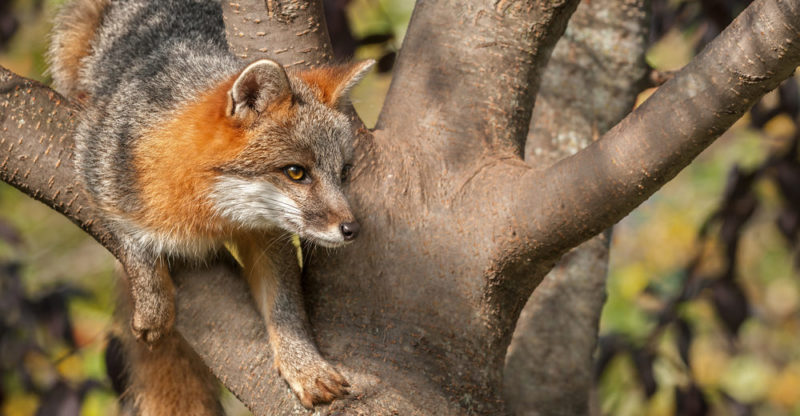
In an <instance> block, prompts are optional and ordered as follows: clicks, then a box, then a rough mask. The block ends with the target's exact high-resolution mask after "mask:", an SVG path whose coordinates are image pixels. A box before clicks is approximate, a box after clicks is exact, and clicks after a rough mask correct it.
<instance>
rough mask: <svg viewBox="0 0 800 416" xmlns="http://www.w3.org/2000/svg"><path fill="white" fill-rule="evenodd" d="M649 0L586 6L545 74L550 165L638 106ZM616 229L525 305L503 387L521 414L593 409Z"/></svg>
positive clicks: (540, 157) (530, 151) (543, 160)
mask: <svg viewBox="0 0 800 416" xmlns="http://www.w3.org/2000/svg"><path fill="white" fill-rule="evenodd" d="M646 3H647V2H646V1H645V0H639V1H630V0H593V1H591V2H582V3H581V4H580V6H578V9H577V10H576V11H575V14H574V15H573V16H572V19H570V22H569V26H568V27H567V30H566V32H565V34H564V37H562V38H561V40H559V42H558V44H557V45H556V48H555V50H554V51H553V57H552V58H551V59H550V63H549V64H548V66H547V70H546V71H545V75H544V78H543V80H542V89H541V91H540V92H539V96H538V98H537V101H536V107H535V108H534V111H533V119H532V120H531V131H530V132H529V133H528V142H527V144H526V161H528V163H529V164H532V165H533V166H536V167H537V168H544V167H546V166H550V165H551V164H552V163H555V162H556V161H557V160H560V159H562V158H564V157H568V156H570V155H572V154H574V153H575V152H577V151H579V150H580V149H581V148H584V147H586V146H587V145H589V144H590V143H592V141H594V140H597V139H598V138H599V136H600V135H601V134H604V133H605V132H606V131H608V129H610V128H611V126H613V125H614V124H616V123H618V122H619V120H621V119H622V118H623V117H624V116H625V115H626V114H627V113H628V112H630V109H631V108H633V103H634V100H635V99H636V95H637V94H638V93H639V92H640V89H641V84H642V83H641V82H639V81H640V80H642V79H643V78H644V77H645V76H646V74H647V69H646V68H647V65H646V64H645V61H644V54H645V51H646V49H647V34H648V28H649V22H648V14H647V12H646V10H647V7H646ZM609 234H610V233H603V234H601V235H599V236H597V237H595V238H593V239H591V240H589V241H587V242H585V243H583V244H581V245H580V246H578V247H576V248H575V249H573V250H572V251H571V252H569V253H568V254H567V255H565V256H564V257H563V258H562V259H561V261H560V262H559V264H557V265H556V267H555V268H553V270H552V271H550V273H548V275H547V276H546V277H545V278H544V280H543V281H542V283H541V284H540V285H539V286H538V287H537V288H536V290H535V291H534V293H533V295H532V296H531V298H530V299H529V300H528V302H527V304H526V305H525V308H524V309H523V310H522V313H521V314H520V317H519V320H518V321H517V326H516V329H515V331H514V336H513V338H512V340H511V345H510V346H509V348H508V354H507V356H506V367H505V372H504V391H503V393H504V396H505V398H506V402H507V404H508V407H509V409H513V410H514V413H515V414H518V415H522V414H525V415H577V414H581V415H585V414H588V413H589V412H588V408H589V405H588V401H589V392H590V390H591V388H592V386H593V383H592V380H593V370H594V360H593V359H592V352H593V351H594V348H595V344H596V341H597V328H598V323H599V319H600V312H601V310H602V307H603V304H604V302H605V281H606V269H607V266H608V243H609V238H608V237H609ZM521 278H530V276H521ZM554 346H557V347H554Z"/></svg>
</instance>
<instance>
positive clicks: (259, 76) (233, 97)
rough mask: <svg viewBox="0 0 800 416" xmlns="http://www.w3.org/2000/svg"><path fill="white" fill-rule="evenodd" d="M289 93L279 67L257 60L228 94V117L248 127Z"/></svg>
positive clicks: (244, 70) (285, 79)
mask: <svg viewBox="0 0 800 416" xmlns="http://www.w3.org/2000/svg"><path fill="white" fill-rule="evenodd" d="M291 93H292V89H291V87H290V86H289V78H288V77H287V76H286V71H285V70H284V69H283V67H282V66H281V64H279V63H277V62H275V61H273V60H270V59H260V60H258V61H255V62H253V63H252V64H250V65H248V66H247V67H246V68H245V69H243V70H242V72H241V73H240V74H239V77H238V78H236V81H234V82H233V86H232V87H231V89H230V91H229V92H228V107H227V114H228V116H229V117H232V118H234V119H236V120H238V121H239V122H242V123H243V124H250V123H252V122H253V121H255V119H256V117H258V115H259V114H261V113H262V112H263V111H264V110H266V109H267V107H268V106H269V105H270V104H271V103H273V102H275V101H277V100H279V99H281V98H283V97H285V96H287V95H290V94H291Z"/></svg>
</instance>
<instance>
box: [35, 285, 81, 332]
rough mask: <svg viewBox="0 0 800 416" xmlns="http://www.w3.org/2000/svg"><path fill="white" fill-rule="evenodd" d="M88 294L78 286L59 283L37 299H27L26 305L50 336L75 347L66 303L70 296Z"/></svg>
mask: <svg viewBox="0 0 800 416" xmlns="http://www.w3.org/2000/svg"><path fill="white" fill-rule="evenodd" d="M88 296H89V294H88V293H87V292H86V291H84V290H81V289H79V288H75V287H73V286H69V285H60V286H58V287H56V288H54V289H52V290H50V291H48V292H46V293H45V294H43V295H41V296H40V297H39V298H38V299H36V300H33V301H29V302H28V306H29V308H30V309H31V311H33V314H34V316H35V317H36V320H37V321H38V322H39V323H40V324H43V325H44V326H45V327H46V328H47V330H48V332H49V333H50V335H51V336H53V337H55V338H59V339H62V340H63V341H64V342H66V343H67V344H68V345H69V346H70V347H75V337H74V334H73V332H72V320H71V319H70V316H69V309H68V306H67V305H68V302H69V300H70V299H71V298H74V297H84V298H85V297H88Z"/></svg>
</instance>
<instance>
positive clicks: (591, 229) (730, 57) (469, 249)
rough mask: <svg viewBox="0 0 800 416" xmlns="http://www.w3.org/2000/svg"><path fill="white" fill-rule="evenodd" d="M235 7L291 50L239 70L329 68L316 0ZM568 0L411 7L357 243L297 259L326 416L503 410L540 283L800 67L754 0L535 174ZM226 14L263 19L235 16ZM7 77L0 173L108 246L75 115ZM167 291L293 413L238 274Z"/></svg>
mask: <svg viewBox="0 0 800 416" xmlns="http://www.w3.org/2000/svg"><path fill="white" fill-rule="evenodd" d="M235 4H236V5H238V8H237V7H235V6H233V5H230V7H232V9H228V12H227V22H228V25H229V27H230V26H231V25H233V26H235V29H234V30H233V33H235V34H236V35H235V36H231V37H230V39H229V40H230V41H231V43H232V44H234V45H240V44H239V40H241V41H242V42H245V41H250V40H252V39H256V44H257V39H259V38H261V37H263V38H265V39H267V38H270V39H273V38H272V36H273V35H274V36H276V37H275V38H274V39H278V40H276V42H277V41H286V42H289V43H290V44H292V45H295V43H294V42H298V43H297V45H300V44H302V45H303V46H302V47H295V48H288V49H287V50H286V51H284V52H281V53H278V51H279V50H282V49H280V48H276V46H277V45H267V46H265V48H266V49H265V50H264V51H261V48H258V49H256V50H254V49H253V48H254V46H245V47H244V48H245V49H237V48H239V46H236V47H235V48H234V49H235V50H244V51H245V54H246V55H247V59H250V58H255V57H256V56H259V54H267V55H270V56H273V57H275V58H277V59H278V60H280V61H282V62H284V63H286V64H296V65H314V64H316V63H317V62H325V61H326V60H327V59H329V56H330V45H329V44H328V41H327V38H326V36H325V35H322V34H320V33H319V31H321V30H322V29H321V28H324V23H322V22H323V21H322V14H321V6H320V2H319V1H299V0H294V1H292V0H267V1H266V2H263V1H255V0H248V1H244V0H243V1H239V2H238V3H235ZM576 5H577V2H576V1H562V2H556V3H547V2H541V3H538V2H526V1H513V0H500V1H489V0H468V1H461V2H454V1H444V2H427V1H421V2H419V3H418V8H417V11H416V12H415V13H414V18H413V19H412V24H411V27H410V29H409V32H408V39H407V40H406V42H407V43H406V44H405V47H404V49H403V52H402V56H401V57H400V59H399V63H398V68H397V72H396V74H395V79H394V81H393V85H392V87H391V91H390V94H389V97H388V98H387V104H386V106H385V109H384V111H383V112H382V114H381V117H380V123H379V125H378V128H377V129H376V130H375V131H373V132H369V131H366V130H364V129H363V128H361V129H359V141H358V146H357V149H356V155H357V157H356V167H355V169H354V171H353V174H352V180H351V182H350V185H349V186H348V189H347V193H348V196H349V198H350V200H351V203H352V206H353V210H354V212H355V213H356V215H357V217H358V218H359V221H360V222H361V223H362V226H363V229H362V234H361V236H360V237H359V239H358V240H357V241H356V242H355V243H354V244H353V245H350V246H348V247H346V248H343V249H341V250H337V251H335V252H331V253H328V252H324V251H322V250H320V251H312V252H311V253H308V254H310V255H309V257H308V258H307V262H306V269H305V276H304V292H305V299H306V302H307V308H308V311H309V318H310V320H311V323H312V326H313V330H314V333H315V336H316V340H317V342H318V344H319V346H320V349H321V351H322V352H323V354H324V355H325V356H326V357H329V358H330V359H331V360H333V361H334V362H338V363H339V365H340V368H341V369H342V372H343V373H344V375H345V376H346V377H347V378H348V379H349V380H350V381H351V383H352V384H353V385H354V387H353V395H352V397H351V398H349V399H347V400H340V401H336V402H334V403H333V404H331V405H329V406H322V407H320V408H319V409H318V411H319V412H320V413H321V414H392V413H397V414H420V415H422V414H464V413H470V414H502V413H505V412H506V411H507V408H506V406H505V402H504V400H503V399H502V384H503V377H502V369H503V366H504V362H505V356H506V349H507V347H508V345H509V343H510V340H511V335H512V332H513V329H514V326H515V323H516V321H517V318H518V316H519V313H520V311H521V309H522V307H523V305H524V304H525V302H526V301H527V299H528V298H529V296H530V294H531V292H532V291H533V289H534V288H535V287H536V285H537V284H538V283H539V282H540V281H541V279H542V278H543V276H544V275H545V274H546V273H547V272H548V271H549V270H550V269H551V268H552V267H553V265H554V264H555V263H556V262H557V261H558V259H559V258H560V257H561V255H562V254H563V253H564V252H566V251H567V250H569V249H570V248H572V247H574V246H576V245H578V244H580V243H581V242H583V241H585V240H586V239H588V238H590V237H592V236H593V235H595V234H597V233H598V232H600V231H601V230H603V229H605V228H608V227H609V226H611V225H612V224H613V223H614V222H616V221H617V220H619V219H620V218H621V217H622V216H623V215H625V214H626V213H627V212H629V211H630V210H632V209H633V208H634V207H635V206H636V205H638V204H639V203H641V202H642V201H643V200H644V199H646V198H647V197H648V196H649V195H651V194H652V193H653V192H655V191H656V190H657V189H658V188H659V187H660V186H661V185H662V184H663V183H665V182H666V181H667V180H669V179H670V178H671V177H672V176H674V175H675V174H676V173H677V172H678V171H679V170H680V169H681V168H682V167H684V166H685V165H686V164H688V163H689V161H690V160H691V159H692V158H693V157H694V156H696V154H697V153H698V152H699V151H701V150H702V149H703V148H704V147H705V146H707V145H708V144H710V143H711V142H712V141H713V139H714V138H716V137H717V136H718V135H719V134H721V133H722V132H723V131H724V130H725V129H726V128H727V127H728V126H730V124H732V123H733V122H734V121H735V120H736V119H737V118H738V117H739V116H741V114H742V113H743V112H744V111H745V110H746V109H747V108H749V106H750V105H751V104H752V103H753V102H754V101H755V100H756V99H757V98H758V97H760V96H761V95H763V94H764V93H766V92H767V91H768V90H770V89H771V88H774V86H776V85H777V84H778V83H779V82H780V81H781V80H783V79H784V78H786V77H787V76H788V75H789V74H791V72H792V71H793V70H794V68H795V67H796V66H797V64H798V62H800V48H798V44H800V36H799V35H798V33H800V28H798V26H800V0H791V1H788V0H786V1H782V0H758V1H756V2H754V3H753V4H752V5H751V6H750V7H748V8H747V9H746V10H745V11H744V12H743V13H742V15H741V16H740V17H739V18H737V20H736V21H735V22H734V23H733V24H732V25H731V27H730V28H728V29H727V30H726V31H725V32H723V33H722V34H721V35H720V37H719V39H717V40H716V41H715V42H713V43H712V44H711V45H709V47H708V48H707V50H706V51H704V52H703V53H702V54H701V55H700V56H698V57H697V58H696V60H695V61H693V63H692V64H690V65H689V66H687V68H685V69H684V70H683V71H681V72H680V73H679V74H678V75H677V76H676V77H675V78H674V79H673V80H671V81H670V82H668V83H667V84H665V85H664V86H663V87H662V88H661V89H660V90H659V92H658V93H657V94H655V95H654V96H653V97H652V98H651V99H650V100H649V101H648V102H647V103H645V104H644V105H642V106H641V107H640V108H639V109H637V110H636V111H635V112H634V113H632V114H631V115H629V116H628V117H627V118H626V119H625V120H623V121H622V122H621V123H619V124H618V125H617V126H616V127H614V128H613V129H612V130H611V131H610V132H608V133H607V134H605V135H603V136H602V138H601V139H600V140H598V141H597V142H595V143H593V144H592V145H590V146H588V147H587V148H586V149H584V150H581V151H579V152H577V153H576V154H574V155H573V156H570V157H568V158H566V159H564V160H562V161H560V162H557V163H555V164H554V165H552V166H549V167H547V166H535V167H532V166H531V165H529V164H527V163H526V162H525V160H523V158H522V154H523V152H522V149H523V148H524V147H523V146H524V144H525V137H526V133H527V126H528V122H529V120H530V117H531V108H532V105H533V101H534V99H535V96H536V92H537V90H538V84H539V79H541V74H542V71H543V70H544V68H545V63H546V62H547V60H548V59H549V55H550V51H551V50H552V48H553V46H554V45H555V42H556V40H557V39H558V38H559V37H560V36H561V34H562V33H563V31H564V28H565V26H566V22H567V19H568V17H569V15H570V14H571V12H572V10H574V8H575V6H576ZM233 9H237V10H239V14H237V13H235V12H234V13H233V14H234V15H237V16H242V15H243V13H244V10H247V11H248V13H254V14H253V15H252V16H257V15H258V14H259V13H261V15H262V16H263V18H261V19H262V20H261V21H260V22H256V19H257V18H255V17H252V18H251V17H248V19H250V20H242V22H238V21H232V20H231V19H232V18H231V14H230V13H231V11H234V10H233ZM287 14H289V15H290V16H291V18H287V17H286V15H287ZM247 16H250V15H247ZM315 22H316V23H315ZM301 23H302V24H301ZM292 25H300V26H303V27H305V29H302V30H301V32H302V31H303V30H306V29H309V28H311V29H312V30H311V31H310V32H308V33H303V34H301V32H293V35H294V38H292V37H291V36H290V39H292V40H283V39H285V34H284V35H277V33H278V32H279V31H281V30H288V29H292V28H295V26H292ZM439 25H441V30H440V29H438V27H439ZM260 27H266V28H267V29H263V30H264V35H263V36H261V35H259V34H258V33H260V31H261V30H262V29H259V28H260ZM314 27H316V28H317V29H318V31H317V32H314V31H313V28H314ZM237 29H238V32H237ZM292 30H294V29H292ZM473 31H474V34H473V35H470V34H471V33H473ZM229 33H231V32H230V31H229ZM238 33H241V36H239V35H238ZM267 33H269V34H271V35H269V36H267ZM313 33H316V34H314V35H309V34H313ZM280 36H284V37H280ZM426 36H427V38H426ZM237 39H239V40H237ZM287 46H288V45H287ZM309 48H311V49H309ZM300 61H303V62H300ZM0 85H2V86H3V88H2V93H3V97H2V99H0V105H1V106H2V107H0V108H3V110H2V111H3V117H2V126H3V131H2V137H0V139H2V140H3V142H1V143H0V146H3V149H4V151H5V156H4V157H3V159H4V160H6V161H7V163H6V162H3V163H2V164H0V175H2V178H3V179H4V180H6V181H8V182H10V183H12V184H14V185H15V186H17V187H19V188H20V189H22V190H23V191H26V192H27V193H28V194H29V195H31V196H33V197H35V198H37V199H39V200H41V201H43V202H45V203H47V204H48V205H49V206H51V207H53V208H54V209H57V210H59V212H62V213H64V214H65V215H67V216H68V217H70V218H71V219H72V220H73V221H74V222H76V223H77V224H78V225H80V226H82V227H83V228H84V229H85V230H87V232H89V233H90V234H92V235H93V236H94V237H95V238H97V239H98V241H100V242H101V243H102V244H104V245H105V246H106V247H108V248H109V250H110V251H111V252H112V253H115V254H117V255H118V254H119V247H118V246H117V245H116V244H115V242H114V241H112V240H110V239H109V238H108V235H107V233H106V232H105V231H104V228H103V224H100V223H98V222H97V221H94V219H93V218H94V216H93V212H92V209H91V207H90V206H88V205H86V204H84V202H85V198H84V197H83V196H82V195H83V193H82V190H81V188H80V185H79V184H78V183H77V182H76V181H75V177H76V175H75V174H74V172H73V170H74V167H73V165H72V163H71V156H70V155H71V149H72V141H71V130H72V126H73V123H74V121H73V118H74V117H75V114H76V112H77V111H78V110H77V109H76V108H75V107H72V106H70V105H67V104H66V103H65V102H64V101H63V98H61V97H59V96H58V95H57V94H55V93H53V92H51V91H49V90H48V89H47V88H46V87H43V86H40V85H38V84H36V83H32V82H29V81H25V80H22V79H20V78H19V77H16V76H14V75H12V74H10V73H8V72H7V71H5V72H3V73H2V77H0ZM176 281H177V285H178V288H179V289H178V307H179V308H178V323H177V328H178V330H179V331H180V333H181V334H182V335H183V336H184V337H185V338H186V339H187V341H189V343H190V344H191V345H192V347H193V348H195V349H196V350H197V352H198V353H199V355H200V356H201V357H203V359H204V360H205V361H206V363H207V364H208V365H209V367H210V368H211V369H212V371H213V372H214V373H215V374H216V375H217V376H218V377H219V378H220V380H222V381H223V383H225V385H226V386H227V387H228V388H230V389H231V391H233V392H234V393H235V394H236V395H237V396H238V397H240V398H241V399H242V400H243V401H244V402H245V403H246V404H247V405H248V407H250V408H251V409H252V410H253V412H254V413H256V414H270V415H273V414H293V413H297V412H303V410H302V408H300V407H299V403H298V402H297V400H296V399H295V398H294V396H293V395H292V394H291V392H289V391H288V389H287V387H286V385H285V383H284V382H283V381H282V380H281V379H280V378H279V377H278V376H277V373H276V372H275V371H274V370H273V369H272V368H271V357H270V354H269V348H267V347H266V345H267V344H266V343H267V340H266V333H265V331H264V330H263V329H262V328H261V325H262V324H261V319H260V318H259V317H258V315H257V314H256V312H255V309H254V308H253V307H252V305H251V301H250V298H249V296H248V295H247V294H246V291H245V288H244V284H243V283H242V282H241V280H240V279H239V278H238V276H237V270H236V268H235V267H234V266H232V265H230V262H225V261H220V262H218V263H216V264H215V265H212V266H210V267H208V268H207V269H203V270H183V271H181V272H179V273H178V274H177V276H176ZM550 310H552V307H551V308H550Z"/></svg>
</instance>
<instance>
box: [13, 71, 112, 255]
mask: <svg viewBox="0 0 800 416" xmlns="http://www.w3.org/2000/svg"><path fill="white" fill-rule="evenodd" d="M0 94H1V95H0V109H1V110H0V117H2V118H1V119H0V123H2V133H1V134H0V150H2V152H3V155H2V156H0V158H2V160H0V179H2V180H3V181H4V182H6V183H8V184H11V185H13V186H14V187H15V188H17V189H19V190H20V191H22V192H24V193H25V194H27V195H29V196H31V197H32V198H34V199H36V200H39V201H41V202H42V203H44V204H45V205H47V206H49V207H50V208H53V209H54V210H56V211H58V212H60V213H61V214H63V215H64V216H66V217H67V218H69V219H70V220H71V221H72V222H74V223H75V224H76V225H78V226H79V227H81V228H82V229H83V230H84V231H86V232H87V233H89V234H90V235H91V236H92V237H94V238H95V239H96V240H97V241H99V242H100V244H102V245H103V246H105V247H106V248H107V249H108V250H109V251H111V252H112V253H114V254H115V255H116V254H119V249H120V248H119V245H118V244H117V241H116V240H115V239H114V237H113V236H112V235H111V234H110V233H109V232H108V230H107V229H106V228H105V226H104V224H102V223H101V222H100V221H97V219H96V212H95V210H94V208H93V207H92V205H91V204H90V203H89V200H88V197H87V195H86V194H85V192H84V189H83V186H82V184H81V183H80V181H79V180H78V178H77V176H76V175H75V166H74V165H73V154H72V150H73V144H74V142H73V140H72V133H73V130H74V128H75V122H76V120H75V114H76V109H75V107H74V105H72V104H71V103H70V102H69V101H68V100H67V99H65V98H64V97H62V96H61V95H59V94H58V93H57V92H55V91H53V90H51V89H50V88H48V87H45V86H44V85H41V84H39V83H38V82H36V81H31V80H29V79H25V78H22V77H20V76H18V75H15V74H13V73H12V72H10V71H8V70H7V69H5V68H2V67H0Z"/></svg>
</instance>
